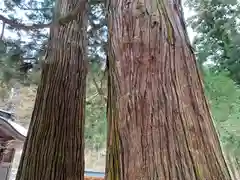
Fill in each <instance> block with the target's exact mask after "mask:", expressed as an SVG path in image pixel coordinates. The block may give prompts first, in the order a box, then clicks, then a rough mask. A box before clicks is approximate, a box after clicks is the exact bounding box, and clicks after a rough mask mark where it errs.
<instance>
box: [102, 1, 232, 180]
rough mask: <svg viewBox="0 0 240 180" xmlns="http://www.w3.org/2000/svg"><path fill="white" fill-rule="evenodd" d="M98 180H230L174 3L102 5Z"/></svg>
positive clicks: (113, 2)
mask: <svg viewBox="0 0 240 180" xmlns="http://www.w3.org/2000/svg"><path fill="white" fill-rule="evenodd" d="M107 7H108V8H109V9H108V22H109V23H108V27H109V41H110V43H109V44H110V45H109V52H108V58H109V68H110V73H109V89H110V90H109V94H108V123H109V124H108V125H109V127H108V129H109V132H108V144H107V145H108V151H107V153H108V156H107V166H106V177H105V178H106V180H230V179H231V178H230V175H229V172H228V170H227V166H226V163H225V161H224V157H223V154H222V151H221V148H220V143H219V140H218V136H217V133H216V131H215V128H214V125H213V122H212V118H211V114H210V112H209V107H208V104H207V102H206V98H205V96H204V91H203V84H202V81H201V78H200V75H199V72H198V70H197V65H196V60H195V56H194V53H193V51H192V49H191V46H190V44H189V40H188V37H187V35H186V29H185V24H184V19H183V15H182V9H181V4H180V2H179V0H129V1H125V0H110V1H109V4H107Z"/></svg>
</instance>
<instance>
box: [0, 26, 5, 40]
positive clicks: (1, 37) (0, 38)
mask: <svg viewBox="0 0 240 180" xmlns="http://www.w3.org/2000/svg"><path fill="white" fill-rule="evenodd" d="M4 30H5V22H3V25H2V32H1V36H0V40H3V35H4Z"/></svg>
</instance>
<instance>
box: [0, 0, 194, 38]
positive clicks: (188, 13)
mask: <svg viewBox="0 0 240 180" xmlns="http://www.w3.org/2000/svg"><path fill="white" fill-rule="evenodd" d="M184 2H185V0H183V10H184V16H185V19H187V18H189V17H191V16H192V15H194V12H193V11H191V10H189V9H188V8H187V7H186V6H184ZM3 7H4V4H3V1H2V0H0V8H3ZM0 13H1V14H2V15H4V14H3V13H2V12H0ZM17 16H18V17H19V18H21V19H22V20H23V23H26V24H27V23H29V22H28V21H27V18H26V17H25V15H24V11H23V10H18V11H17ZM1 30H2V22H0V32H1ZM187 31H188V35H189V38H190V41H191V42H192V41H193V39H194V36H195V34H196V33H195V32H194V31H193V30H192V29H191V28H190V27H187ZM4 35H5V36H6V37H16V38H17V35H16V34H15V33H14V32H9V31H6V32H5V33H4ZM21 35H22V38H23V39H24V40H26V39H27V34H26V32H24V31H21Z"/></svg>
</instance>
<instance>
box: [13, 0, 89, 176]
mask: <svg viewBox="0 0 240 180" xmlns="http://www.w3.org/2000/svg"><path fill="white" fill-rule="evenodd" d="M83 1H85V0H83ZM78 2H79V1H78V0H58V1H57V5H56V12H57V13H56V14H59V15H61V16H64V15H65V14H66V13H68V12H70V11H71V10H72V9H73V8H74V7H75V6H76V4H77V3H78ZM83 4H84V6H83V7H82V11H81V12H80V13H79V14H78V15H77V17H76V19H75V20H74V21H72V22H70V23H68V24H66V25H64V26H60V25H57V24H55V25H54V26H52V28H51V33H50V44H49V49H48V52H47V57H46V59H45V62H44V65H43V72H42V78H41V82H40V85H39V87H38V92H37V97H36V102H35V106H34V110H33V114H32V119H31V124H30V128H29V133H28V136H27V139H26V142H25V145H24V149H23V154H22V158H21V162H20V166H19V170H18V173H17V177H16V180H83V179H84V139H83V137H84V119H85V115H84V112H85V107H84V104H85V92H86V74H87V68H86V47H87V43H86V29H87V19H86V17H87V16H86V9H87V8H86V6H87V1H85V3H83Z"/></svg>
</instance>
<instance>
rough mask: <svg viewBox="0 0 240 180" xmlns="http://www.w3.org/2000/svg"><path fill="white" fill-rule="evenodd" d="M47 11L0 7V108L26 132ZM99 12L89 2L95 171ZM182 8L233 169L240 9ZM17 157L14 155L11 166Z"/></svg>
mask: <svg viewBox="0 0 240 180" xmlns="http://www.w3.org/2000/svg"><path fill="white" fill-rule="evenodd" d="M53 6H54V0H12V1H10V0H4V1H1V2H0V23H1V24H0V25H1V27H0V108H1V109H5V110H10V111H14V113H15V116H16V119H17V122H18V123H20V124H21V125H23V126H24V127H26V128H28V125H29V122H30V119H31V114H32V110H33V105H34V101H35V95H36V89H37V85H38V82H39V78H40V73H41V60H42V58H43V56H44V50H45V48H46V44H47V38H48V30H49V29H48V24H49V23H50V22H51V19H52V7H53ZM103 7H104V2H103V1H101V0H90V10H89V15H90V16H89V17H90V18H89V27H88V39H89V46H88V50H89V54H88V56H89V74H88V78H87V100H86V123H85V141H86V148H85V151H86V168H88V169H94V170H99V171H103V170H104V167H105V156H104V154H105V146H106V130H107V126H106V103H105V96H106V93H107V92H106V77H105V76H104V74H105V73H104V69H105V68H104V64H105V51H106V48H105V47H106V44H107V42H106V40H107V27H106V20H105V18H104V11H103ZM184 7H185V8H184V10H185V16H186V18H187V25H188V31H189V34H190V38H191V40H192V44H193V47H194V49H195V53H196V56H197V61H198V66H199V68H200V70H201V72H202V75H203V77H204V86H205V93H206V96H207V97H208V100H209V103H210V106H211V111H212V115H213V117H214V123H215V126H216V129H217V131H218V133H219V137H220V141H221V144H222V147H223V149H224V152H225V154H227V155H228V156H230V157H231V158H230V159H234V162H235V163H236V165H237V167H238V166H239V163H240V160H239V159H240V87H239V85H240V59H239V57H240V32H239V27H240V26H239V16H240V4H239V2H238V1H237V0H191V1H185V2H184ZM189 12H190V13H189ZM4 22H5V23H4ZM23 24H25V25H23ZM33 24H36V25H35V26H33ZM39 24H44V26H41V27H40V25H39ZM39 27H40V28H39ZM45 27H46V28H45ZM19 156H20V152H19V153H18V156H16V159H15V166H17V164H18V162H19Z"/></svg>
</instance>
